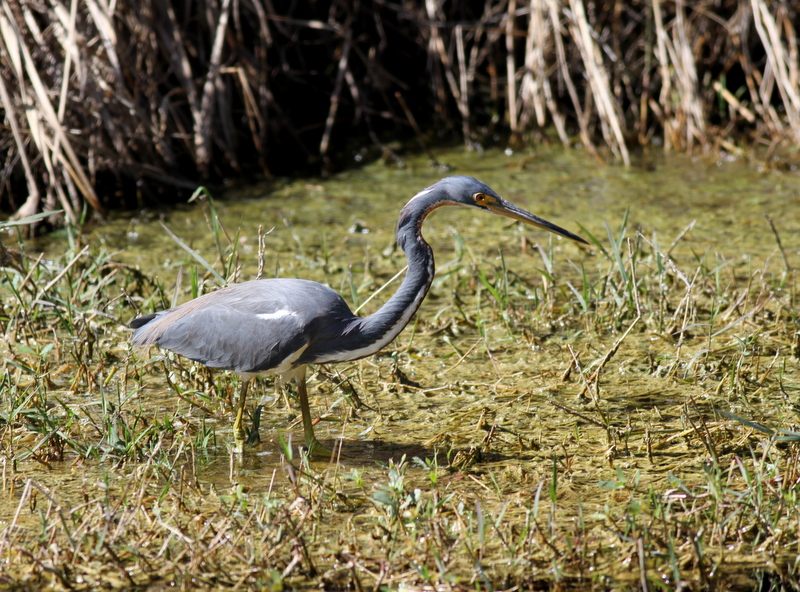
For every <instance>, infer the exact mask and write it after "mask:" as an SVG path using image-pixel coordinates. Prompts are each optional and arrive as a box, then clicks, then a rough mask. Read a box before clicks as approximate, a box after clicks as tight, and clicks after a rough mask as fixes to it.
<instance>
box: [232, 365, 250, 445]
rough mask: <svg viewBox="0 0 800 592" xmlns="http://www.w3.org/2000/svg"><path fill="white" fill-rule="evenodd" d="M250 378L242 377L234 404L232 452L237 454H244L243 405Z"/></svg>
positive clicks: (245, 435)
mask: <svg viewBox="0 0 800 592" xmlns="http://www.w3.org/2000/svg"><path fill="white" fill-rule="evenodd" d="M250 380H251V379H250V378H244V377H242V388H241V390H240V391H239V400H238V401H237V402H236V420H235V421H234V422H233V450H234V452H237V453H239V454H241V453H243V452H244V441H245V439H246V437H247V432H246V431H245V429H244V404H245V401H246V400H247V387H248V386H250Z"/></svg>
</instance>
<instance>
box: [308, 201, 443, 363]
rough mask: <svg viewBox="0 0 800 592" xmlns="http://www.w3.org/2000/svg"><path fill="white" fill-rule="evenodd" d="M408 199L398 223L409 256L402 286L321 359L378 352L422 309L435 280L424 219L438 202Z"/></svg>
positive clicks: (402, 245)
mask: <svg viewBox="0 0 800 592" xmlns="http://www.w3.org/2000/svg"><path fill="white" fill-rule="evenodd" d="M412 204H414V200H412V201H411V202H409V203H408V204H407V205H406V207H404V208H403V210H402V211H401V212H400V219H399V221H398V225H397V244H398V245H399V246H400V248H401V249H403V252H404V253H405V255H406V259H408V271H407V272H406V275H405V277H404V278H403V282H402V284H401V285H400V288H399V289H398V290H397V292H395V294H394V295H393V296H392V297H391V298H389V300H388V301H386V303H385V304H384V305H383V306H381V307H380V308H379V309H378V310H377V311H376V312H375V313H373V314H371V315H369V316H367V317H362V318H356V319H354V320H353V321H351V323H350V326H349V327H348V328H347V329H346V330H345V331H344V335H343V339H341V340H340V345H341V349H340V350H339V353H338V354H334V355H333V356H325V357H324V359H323V360H320V361H347V360H357V359H359V358H363V357H365V356H369V355H372V354H374V353H375V352H377V351H379V350H380V349H382V348H383V347H385V346H386V345H388V344H389V343H391V342H392V341H393V340H394V339H395V337H397V336H398V335H399V334H400V332H401V331H402V330H403V329H404V328H405V326H406V325H407V324H408V322H409V321H410V320H411V317H413V316H414V313H415V312H417V310H418V309H419V306H420V304H422V300H423V299H424V298H425V295H426V294H427V293H428V290H429V289H430V287H431V282H432V281H433V274H434V260H433V251H432V250H431V247H430V245H429V244H428V243H426V242H425V239H423V238H422V232H421V227H422V221H423V220H424V219H425V216H427V215H428V213H430V211H431V210H433V209H434V208H435V207H437V205H439V204H437V203H419V202H418V203H416V204H414V206H415V207H412Z"/></svg>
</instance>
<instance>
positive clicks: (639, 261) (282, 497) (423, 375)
mask: <svg viewBox="0 0 800 592" xmlns="http://www.w3.org/2000/svg"><path fill="white" fill-rule="evenodd" d="M204 207H207V208H209V209H208V212H209V217H208V220H209V226H210V232H211V234H212V235H213V236H212V242H211V244H213V245H214V247H213V249H216V252H214V251H213V250H210V251H209V252H207V253H200V255H203V256H204V257H203V259H204V260H205V261H206V263H207V265H208V266H210V267H213V268H215V269H217V270H218V272H217V273H218V275H219V277H223V278H238V277H240V275H241V273H240V269H239V266H238V263H237V257H238V251H237V249H238V247H237V245H238V244H239V241H238V240H236V239H235V238H233V237H234V236H235V235H231V238H230V240H228V235H227V233H226V232H225V230H224V228H223V227H222V226H220V225H218V224H216V223H215V222H214V219H215V217H216V215H215V214H214V213H213V212H214V210H213V202H208V203H206V204H205V206H204ZM586 235H587V237H589V238H590V239H591V240H592V242H593V243H594V246H593V247H592V248H591V249H587V250H581V249H579V248H578V247H576V246H572V245H567V246H564V245H563V244H560V243H559V244H558V245H556V244H555V243H554V242H553V241H549V242H548V243H546V244H545V245H538V248H536V247H537V246H536V245H532V244H531V243H529V242H526V243H524V244H526V249H527V250H528V251H530V252H531V253H536V254H537V255H538V254H539V253H541V254H542V257H541V258H537V259H534V260H533V261H535V263H532V264H531V263H530V261H531V260H529V259H527V258H522V257H520V256H519V255H517V254H515V255H514V256H513V257H511V256H510V254H509V253H510V250H509V248H508V247H507V246H505V245H504V246H503V250H502V251H501V252H500V253H499V254H498V251H497V247H496V246H495V245H493V246H492V247H491V248H487V249H483V250H482V249H480V248H477V247H475V246H474V245H475V242H474V241H469V240H466V239H465V237H464V236H462V235H461V234H460V233H459V232H456V231H448V233H447V236H449V237H450V238H451V240H452V241H453V249H452V251H451V254H450V256H449V260H447V261H444V262H443V263H442V265H441V269H440V273H439V275H437V278H436V280H435V282H434V285H433V290H432V294H431V297H430V298H429V299H428V300H427V301H426V303H425V305H424V309H423V311H422V312H421V314H420V315H419V318H418V319H417V320H416V321H415V323H414V326H413V327H410V328H409V329H408V330H407V331H406V332H405V333H403V335H401V337H400V338H399V339H398V340H397V342H396V344H395V345H394V346H393V347H392V348H389V350H388V351H387V352H386V353H385V354H382V355H379V356H377V357H374V358H370V359H367V360H364V361H361V362H358V363H354V364H351V365H347V366H344V367H336V368H322V369H319V370H318V371H317V372H316V374H315V375H314V376H313V380H314V381H315V382H317V383H318V384H317V385H315V386H314V387H313V388H312V390H313V392H315V393H316V395H317V397H316V398H317V401H316V403H315V404H314V405H312V407H313V409H314V412H315V414H317V413H318V414H320V415H321V416H322V417H323V418H325V419H328V420H329V421H326V422H325V424H330V425H332V426H334V427H332V428H330V431H329V433H332V434H339V433H343V434H344V435H345V440H344V450H343V452H344V454H345V455H347V454H348V453H349V454H351V455H352V454H354V451H357V449H359V448H362V447H367V446H370V445H374V447H375V452H374V456H371V457H366V458H365V457H359V456H357V454H358V452H355V454H356V456H355V457H353V456H351V457H350V458H348V457H347V456H343V457H341V458H340V459H339V461H338V462H333V463H330V464H328V463H311V462H309V461H308V459H307V458H305V457H304V456H303V455H302V454H299V453H298V452H297V451H296V450H295V449H294V448H293V446H292V442H291V434H292V427H291V424H292V417H293V416H295V415H296V411H284V403H283V399H282V398H280V397H277V398H276V399H275V406H274V407H272V408H269V407H267V408H265V410H264V412H263V413H264V415H263V422H264V425H263V426H262V436H268V437H269V440H270V441H269V442H266V443H265V444H264V445H262V447H259V448H256V449H255V450H254V451H253V454H252V455H249V456H246V457H245V459H243V460H241V461H237V460H236V459H235V458H234V457H232V456H230V455H229V453H228V452H227V444H226V443H227V441H228V440H230V434H229V429H230V428H229V413H230V402H229V400H228V397H229V396H230V393H232V392H236V387H237V384H236V379H235V378H232V377H231V376H229V375H227V374H226V373H218V374H213V373H211V372H209V371H207V370H206V369H204V368H202V367H200V366H198V365H196V364H193V363H190V362H187V361H186V360H183V359H181V358H178V357H175V356H172V355H170V354H168V353H165V352H161V351H152V352H150V353H149V354H145V353H141V352H140V353H132V352H131V351H130V349H129V346H128V345H127V342H128V334H127V332H126V331H125V330H124V328H123V325H124V324H125V323H126V322H127V321H128V320H129V319H130V318H131V317H132V316H133V315H134V314H135V312H147V311H149V310H151V309H154V308H160V307H162V306H164V305H165V304H166V305H168V303H169V302H170V301H171V300H172V298H171V297H170V296H168V294H169V292H170V289H169V288H166V287H163V286H160V285H157V284H156V283H155V282H153V281H151V280H149V279H148V277H147V276H145V275H143V274H142V273H141V272H139V271H138V270H136V269H134V268H133V267H130V266H128V265H123V264H119V263H115V262H114V258H113V257H112V256H111V255H109V253H107V252H104V251H102V250H98V249H96V248H94V247H92V246H87V245H82V244H81V242H80V240H79V238H77V237H76V240H75V241H74V244H73V246H71V247H70V248H69V249H68V250H67V251H66V252H64V253H63V255H61V256H60V257H58V258H54V259H45V258H44V257H42V256H32V255H31V254H29V253H28V252H27V251H26V248H25V244H24V243H23V242H19V243H17V244H16V245H15V247H14V248H13V249H12V248H10V247H8V248H7V249H6V250H7V252H9V253H12V254H13V257H10V258H9V260H8V262H7V263H5V264H4V267H3V270H2V274H3V275H2V286H1V288H2V300H1V301H0V303H1V304H2V309H1V310H2V316H0V319H2V329H3V333H4V336H5V339H4V341H3V346H2V347H3V350H4V351H3V375H2V379H1V380H2V382H1V383H0V384H1V385H2V387H1V388H2V390H1V391H0V392H2V395H1V396H0V447H2V453H3V456H2V461H3V470H2V493H3V495H4V497H5V498H6V502H4V503H3V505H2V515H1V517H0V520H2V524H3V528H2V532H0V556H2V558H3V567H2V572H0V584H2V585H4V586H7V587H10V588H14V589H16V588H34V587H42V586H45V585H49V586H52V587H53V588H55V589H70V590H75V589H78V590H83V589H87V590H88V589H97V588H104V589H145V588H148V587H167V586H169V587H172V586H174V587H176V588H180V589H190V588H191V589H197V588H200V589H219V588H227V587H242V588H246V589H264V588H266V589H271V590H285V589H291V588H297V589H303V588H308V589H311V588H326V589H355V590H380V589H394V588H398V587H401V586H406V587H409V588H411V589H425V590H445V589H458V590H460V589H481V590H487V589H511V588H514V587H519V588H531V587H537V588H538V587H559V588H575V589H578V588H581V589H583V588H586V587H594V588H603V589H605V588H647V589H660V588H668V589H674V588H676V587H680V586H688V587H689V588H696V589H711V588H713V589H743V588H750V587H753V586H761V587H765V588H769V587H773V588H774V589H777V588H778V587H780V586H785V587H787V588H788V587H796V586H798V585H799V584H800V583H799V582H798V573H797V569H798V566H797V563H796V557H797V556H798V551H800V549H798V542H797V541H798V538H799V537H800V531H799V530H798V525H800V503H798V501H800V500H798V499H797V496H798V487H797V483H798V479H800V470H799V468H798V456H799V453H798V448H797V438H796V428H795V426H796V424H797V409H796V405H795V401H796V398H797V394H798V389H800V382H799V381H798V377H797V370H796V368H797V361H796V356H797V346H796V344H797V337H796V335H797V315H796V306H795V305H796V301H795V298H796V277H795V272H794V270H792V269H791V268H788V269H787V267H786V266H784V264H783V260H781V259H780V258H778V257H775V256H773V257H769V258H766V259H764V260H758V259H750V260H749V261H746V262H744V263H742V262H741V260H737V261H734V260H732V255H731V253H730V252H728V251H725V250H720V252H713V251H705V252H701V253H695V252H694V251H693V250H692V249H691V248H689V247H685V246H684V245H683V242H682V237H683V236H684V233H680V234H679V235H678V236H677V237H675V238H673V237H663V236H659V234H658V233H657V232H656V231H655V230H653V229H647V228H631V227H630V226H629V224H628V216H627V215H626V216H624V217H622V218H621V220H619V221H618V222H617V223H616V224H614V223H611V222H610V223H609V224H608V225H607V242H606V241H605V240H603V241H601V240H598V239H597V238H596V237H595V236H593V235H590V234H589V233H587V234H586ZM176 236H177V235H176ZM178 238H180V237H178ZM290 242H291V243H292V244H293V245H294V246H293V247H292V248H293V249H295V254H296V255H297V257H296V259H295V262H296V265H299V266H303V267H302V269H304V270H305V271H306V272H307V273H308V274H309V276H314V274H322V275H324V276H325V277H326V278H327V280H328V281H329V282H330V283H331V284H332V285H342V286H345V287H348V288H347V289H349V290H352V292H353V294H354V296H353V300H354V301H356V302H364V301H366V300H367V299H368V298H369V295H370V293H371V292H373V291H374V290H376V289H377V288H379V287H380V286H381V285H382V284H383V283H384V282H386V281H388V280H390V278H392V276H393V275H394V274H395V272H396V271H397V269H398V268H399V267H400V265H401V261H402V259H401V257H400V255H399V254H397V253H396V252H392V251H391V250H387V251H385V252H383V253H381V254H377V253H369V252H368V253H367V254H366V255H364V254H363V253H364V251H361V253H362V257H364V260H363V269H362V268H361V264H359V263H357V264H355V265H353V266H352V267H351V265H350V264H351V263H352V262H353V261H354V259H353V258H352V257H351V255H352V253H347V252H346V251H344V250H341V249H337V250H332V249H330V248H329V247H328V241H327V240H304V241H295V240H293V239H292V240H291V241H290ZM470 244H471V245H473V246H469V245H470ZM514 244H518V243H514ZM664 245H669V248H665V247H664ZM262 248H263V247H262ZM266 254H267V255H269V253H266ZM525 257H527V256H525ZM512 259H513V260H512ZM526 261H527V263H526ZM186 265H188V266H192V265H194V266H195V267H196V270H192V271H190V275H191V277H192V278H193V279H192V281H191V282H189V283H190V284H191V285H189V286H179V285H177V284H176V286H174V287H173V288H174V290H176V291H182V292H183V293H186V294H187V295H192V296H194V295H197V294H198V293H201V292H203V291H205V290H208V289H211V288H212V287H213V285H214V284H215V282H217V281H218V279H219V278H217V277H216V276H214V275H213V274H212V273H211V272H210V271H209V270H207V269H206V266H205V265H203V264H202V263H199V262H198V259H197V257H195V256H194V255H191V254H189V253H187V255H186ZM526 266H527V267H526ZM388 289H389V290H391V289H392V288H391V286H389V288H388ZM345 291H347V290H345ZM370 306H376V304H375V303H374V302H369V303H367V304H366V308H367V309H369V307H370ZM531 352H536V353H537V357H536V369H535V370H533V371H531V369H530V367H529V364H528V362H527V360H528V359H529V358H528V356H530V355H531ZM159 385H163V388H162V389H161V390H158V389H157V387H159ZM268 386H269V385H267V386H265V387H262V388H268ZM264 392H265V391H262V395H263V393H264ZM170 393H172V394H170ZM254 396H255V395H254ZM718 410H719V411H718ZM423 426H427V427H423ZM317 429H318V430H320V428H319V427H318V428H317ZM318 433H319V432H318ZM420 434H424V437H421V436H420ZM421 440H424V441H423V442H420V441H421ZM389 442H391V443H389ZM370 443H372V444H370ZM264 452H266V453H268V454H269V455H271V456H269V458H270V459H272V460H270V461H269V462H267V463H265V462H263V461H261V460H259V459H260V458H262V457H261V456H259V454H260V453H264ZM376 461H377V463H376Z"/></svg>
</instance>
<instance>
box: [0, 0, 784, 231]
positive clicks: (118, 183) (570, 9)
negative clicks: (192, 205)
mask: <svg viewBox="0 0 800 592" xmlns="http://www.w3.org/2000/svg"><path fill="white" fill-rule="evenodd" d="M799 8H800V2H797V1H787V2H780V3H768V2H765V0H751V1H750V2H749V3H746V2H745V3H742V2H733V1H732V0H723V1H722V2H699V3H686V2H684V1H683V0H678V1H677V2H674V3H671V2H670V3H665V2H662V1H661V0H653V2H652V3H648V2H630V3H618V2H616V3H612V2H598V3H591V4H587V3H585V2H584V1H583V0H529V1H528V2H523V1H522V0H493V1H491V2H488V3H480V4H477V3H475V4H462V3H455V4H453V5H446V4H442V3H440V2H436V1H435V0H426V2H424V3H421V4H419V5H418V6H417V5H413V4H395V3H389V2H375V3H356V4H351V3H346V2H344V1H343V0H333V1H332V2H328V3H303V2H301V3H285V4H284V3H280V2H274V1H272V0H209V1H208V2H205V3H202V4H188V5H185V6H184V5H177V4H175V3H173V2H172V1H167V2H155V1H154V0H142V1H141V2H138V3H137V2H133V1H132V0H121V1H119V2H115V3H108V2H106V1H104V0H87V1H86V2H79V1H78V0H70V2H68V3H66V2H61V1H60V0H47V1H46V2H40V3H33V2H20V1H19V0H2V2H1V3H0V100H2V107H3V115H4V119H5V125H4V127H3V131H2V133H0V147H1V148H2V151H1V152H0V153H2V154H3V163H2V167H1V168H0V206H2V207H3V208H4V209H6V210H8V211H11V210H13V211H16V216H17V217H18V218H19V217H24V216H27V215H30V214H32V213H35V212H37V211H49V210H55V209H61V210H63V211H64V216H65V218H66V221H68V222H70V223H77V222H78V221H79V219H80V216H81V211H82V208H83V207H84V204H88V205H89V206H90V207H91V208H93V209H94V210H96V211H99V212H102V211H103V209H104V207H106V206H111V207H119V206H131V205H134V204H136V203H138V201H139V200H140V199H141V198H142V196H144V198H145V199H147V198H148V197H153V196H154V197H156V198H158V197H159V195H158V192H159V191H163V189H164V188H170V187H171V188H173V190H174V188H179V189H187V188H189V187H192V186H193V185H195V184H196V183H197V181H198V180H199V179H205V180H214V179H222V178H225V177H229V176H233V175H240V174H243V173H251V174H252V173H266V174H269V173H270V172H273V171H276V172H282V173H283V172H288V171H290V170H298V169H307V168H308V167H312V168H314V167H318V166H319V165H318V164H315V163H317V162H318V161H319V160H320V159H321V160H322V162H323V163H325V166H327V167H332V166H339V165H341V164H342V163H343V162H346V161H347V160H348V158H350V157H352V155H353V153H354V152H356V153H358V152H362V151H363V141H362V140H361V138H367V139H368V140H367V142H368V143H369V144H370V145H372V146H375V147H378V148H381V149H384V148H383V146H380V141H381V140H380V138H382V137H388V136H393V135H397V134H400V135H402V134H404V133H409V132H412V133H415V134H416V135H417V136H418V137H419V139H420V140H421V141H422V142H423V145H424V144H425V143H427V142H428V141H429V138H427V137H425V136H424V135H423V132H421V131H420V130H421V129H426V128H428V129H442V128H443V127H447V126H450V127H453V128H455V129H460V133H461V136H462V138H463V140H464V141H465V142H466V143H467V144H468V145H470V146H478V145H480V144H482V143H485V142H487V141H492V138H494V137H495V136H496V134H497V133H498V132H499V133H500V135H501V137H502V136H503V135H504V134H508V133H510V134H511V135H512V138H513V139H514V143H513V145H518V143H519V141H521V140H525V139H526V134H530V133H531V132H535V133H536V134H539V133H541V132H543V131H545V130H546V129H547V128H548V127H549V126H550V125H551V124H552V125H553V127H554V128H555V131H556V133H557V136H558V138H559V140H560V141H561V142H562V143H564V144H567V145H569V144H571V143H572V142H573V141H574V140H573V136H577V138H578V141H579V142H580V143H581V144H583V145H584V146H586V147H587V148H588V149H590V150H592V151H596V150H597V149H598V148H597V147H599V146H605V147H606V148H607V149H609V150H610V151H611V153H612V154H614V155H615V157H616V158H618V159H620V160H621V161H622V162H624V163H629V162H630V159H631V156H630V154H631V149H632V148H633V147H635V145H636V144H640V145H644V144H648V143H651V142H655V143H658V144H663V145H664V146H665V148H667V149H678V150H697V149H698V147H700V148H702V149H705V148H707V147H714V146H720V145H721V146H726V147H728V148H731V147H733V148H734V149H736V148H735V146H736V145H737V144H740V143H741V142H745V143H755V144H763V145H766V146H769V149H770V153H771V152H772V151H774V150H775V149H777V148H779V147H780V146H781V143H786V144H788V145H793V144H796V143H797V142H798V141H800V93H799V92H798V88H800V60H799V58H798V50H797V38H796V31H795V23H796V22H797V16H798V9H799ZM454 108H455V110H454ZM417 122H419V124H418V123H417ZM384 150H385V149H384ZM132 181H133V182H132Z"/></svg>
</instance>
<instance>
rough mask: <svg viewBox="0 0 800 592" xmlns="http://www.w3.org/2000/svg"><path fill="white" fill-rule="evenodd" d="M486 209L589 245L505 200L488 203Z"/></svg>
mask: <svg viewBox="0 0 800 592" xmlns="http://www.w3.org/2000/svg"><path fill="white" fill-rule="evenodd" d="M486 207H487V208H489V211H491V212H492V213H494V214H497V215H499V216H505V217H506V218H511V219H513V220H518V221H520V222H525V224H530V225H531V226H536V227H537V228H541V229H543V230H549V231H550V232H552V233H553V234H557V235H559V236H563V237H564V238H568V239H570V240H574V241H575V242H579V243H583V244H584V245H588V244H589V243H588V242H586V241H585V240H583V239H582V238H581V237H579V236H578V235H575V234H572V233H571V232H570V231H569V230H564V229H563V228H561V227H560V226H556V225H555V224H553V223H552V222H548V221H547V220H543V219H542V218H539V217H538V216H534V215H533V214H531V213H530V212H526V211H525V210H523V209H522V208H518V207H517V206H515V205H514V204H512V203H509V202H507V201H505V200H496V201H494V202H493V203H487V204H486Z"/></svg>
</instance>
